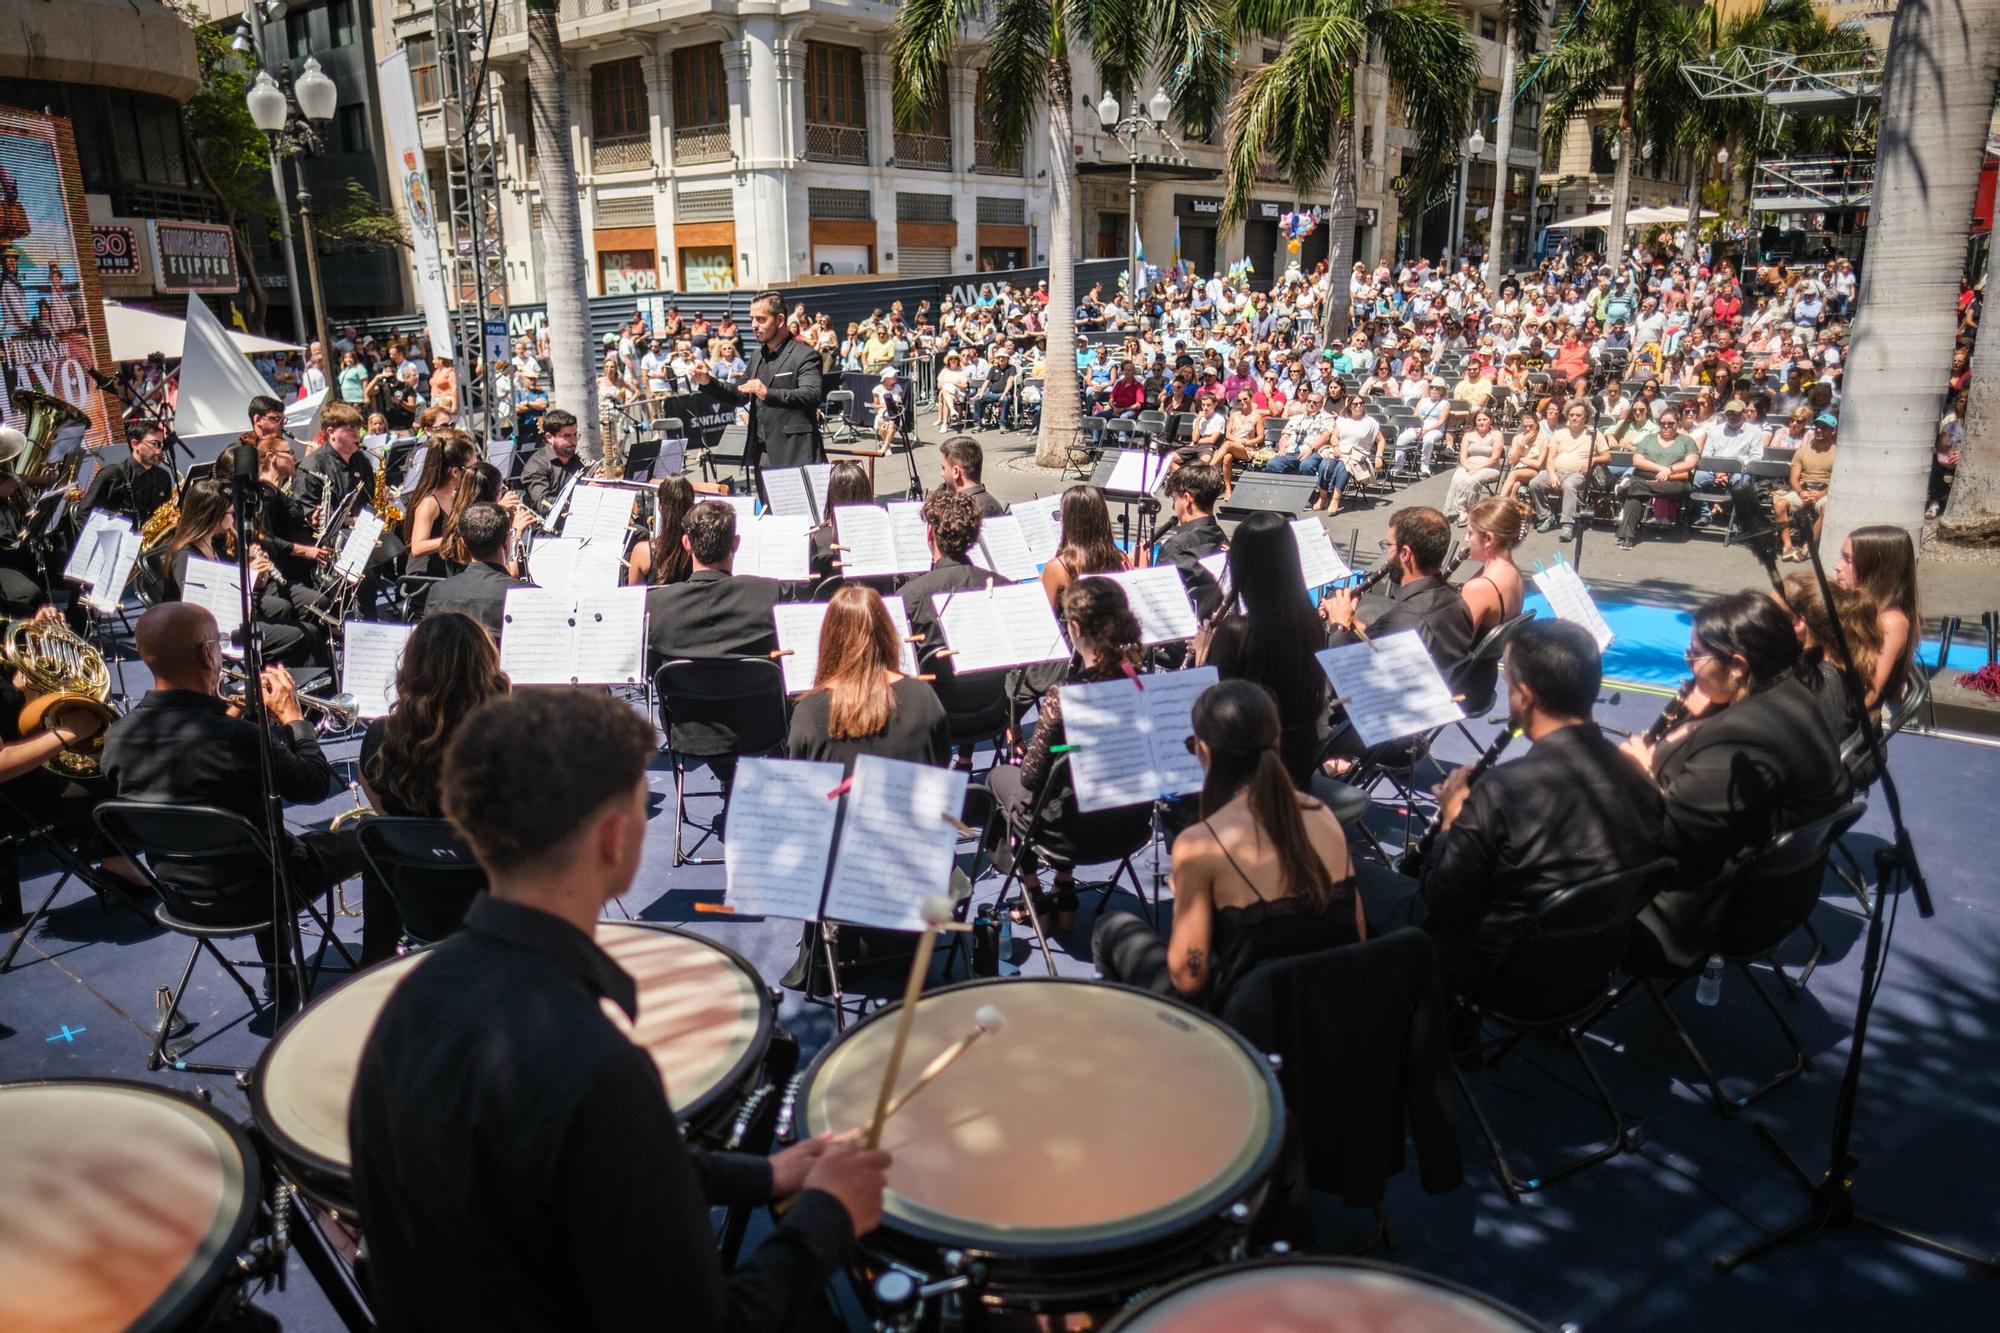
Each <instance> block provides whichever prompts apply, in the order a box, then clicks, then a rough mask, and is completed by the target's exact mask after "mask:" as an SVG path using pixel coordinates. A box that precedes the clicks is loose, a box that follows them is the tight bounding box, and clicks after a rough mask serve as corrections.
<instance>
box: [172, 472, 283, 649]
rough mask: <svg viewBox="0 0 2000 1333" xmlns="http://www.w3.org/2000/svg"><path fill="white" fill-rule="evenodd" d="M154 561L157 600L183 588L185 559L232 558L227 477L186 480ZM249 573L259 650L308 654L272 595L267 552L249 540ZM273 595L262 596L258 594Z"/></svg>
mask: <svg viewBox="0 0 2000 1333" xmlns="http://www.w3.org/2000/svg"><path fill="white" fill-rule="evenodd" d="M149 559H151V560H152V561H153V562H154V568H153V571H152V575H151V576H152V577H154V578H156V579H157V580H158V585H157V586H158V589H159V594H160V595H159V597H158V598H157V600H159V601H162V602H178V601H181V600H182V599H183V596H184V593H185V590H186V588H187V571H188V562H189V561H191V560H195V559H201V560H217V561H221V562H222V563H224V564H228V565H234V564H235V563H236V503H235V500H234V499H233V498H232V493H231V490H230V482H229V481H228V480H227V479H226V478H221V477H203V478H202V479H200V480H199V481H194V482H190V483H188V486H187V489H186V490H185V491H183V492H182V493H181V514H180V521H179V522H178V523H176V524H175V525H174V531H173V536H171V537H169V538H168V539H167V544H166V546H165V548H164V549H162V551H161V552H160V554H159V555H157V556H154V557H149ZM250 575H251V578H252V579H254V580H255V582H256V588H255V594H256V595H255V596H254V598H253V601H254V603H255V605H256V607H257V630H258V633H259V634H260V635H261V636H262V638H263V642H264V655H265V656H266V657H269V658H270V659H271V660H273V661H276V662H286V663H297V662H301V661H304V660H306V659H308V658H310V657H311V656H312V654H313V641H312V636H311V635H309V634H307V633H306V631H305V629H304V628H303V627H302V626H300V625H299V624H298V621H297V618H296V617H295V616H294V614H293V613H292V610H291V607H290V604H289V603H287V602H286V601H285V600H284V598H282V597H280V596H277V595H276V593H277V589H278V587H279V584H280V583H281V582H282V579H283V576H282V575H280V574H279V573H278V567H277V565H275V564H274V563H272V560H271V557H270V555H269V554H268V553H267V552H266V551H265V550H264V548H263V547H262V546H259V545H257V544H256V543H255V542H252V543H251V546H250ZM266 592H270V593H272V594H273V595H272V596H269V597H266V596H264V595H263V594H264V593H266Z"/></svg>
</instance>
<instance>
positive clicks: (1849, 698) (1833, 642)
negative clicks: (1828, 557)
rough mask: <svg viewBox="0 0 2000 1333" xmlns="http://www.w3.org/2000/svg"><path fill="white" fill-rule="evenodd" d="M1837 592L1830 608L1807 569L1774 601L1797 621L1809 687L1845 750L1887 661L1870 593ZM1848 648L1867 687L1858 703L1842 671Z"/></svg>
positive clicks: (1836, 587)
mask: <svg viewBox="0 0 2000 1333" xmlns="http://www.w3.org/2000/svg"><path fill="white" fill-rule="evenodd" d="M1832 586H1833V605H1832V606H1831V607H1829V606H1828V605H1827V601H1826V599H1825V598H1824V597H1822V596H1820V591H1819V578H1818V576H1817V575H1815V574H1814V573H1813V572H1812V571H1811V570H1808V569H1801V570H1796V571H1794V572H1793V573H1790V574H1787V575H1786V576H1785V582H1784V585H1783V589H1782V591H1781V592H1774V593H1773V594H1772V596H1774V597H1777V598H1778V599H1779V604H1780V606H1781V607H1782V609H1783V610H1784V612H1785V613H1786V614H1787V615H1789V616H1790V617H1791V618H1792V632H1793V633H1794V634H1796V635H1798V638H1799V647H1800V649H1801V650H1802V652H1803V661H1804V665H1805V670H1806V684H1807V686H1808V687H1810V688H1811V690H1812V692H1813V697H1814V698H1815V699H1817V700H1818V701H1819V709H1820V716H1821V717H1822V718H1823V719H1824V720H1825V722H1826V729H1827V733H1828V734H1829V735H1831V736H1832V737H1833V741H1834V744H1835V745H1839V744H1841V743H1842V742H1843V741H1845V740H1846V739H1847V738H1848V737H1849V736H1852V735H1853V734H1854V731H1855V728H1856V726H1857V725H1858V722H1859V719H1860V716H1861V711H1863V710H1865V709H1866V708H1867V697H1868V694H1869V693H1870V692H1871V691H1872V690H1873V688H1874V681H1875V667H1876V664H1877V663H1878V662H1879V661H1880V660H1881V657H1882V620H1881V617H1880V616H1879V615H1877V614H1876V611H1875V603H1874V602H1872V601H1870V600H1869V598H1868V594H1867V593H1865V592H1857V591H1856V590H1854V589H1853V588H1844V587H1842V586H1841V585H1840V584H1838V583H1836V584H1834V585H1832ZM1836 620H1837V621H1838V622H1839V623H1838V625H1836V624H1835V621H1836ZM1843 643H1844V644H1845V645H1846V651H1847V653H1848V655H1849V657H1851V659H1852V660H1853V664H1854V672H1855V677H1856V679H1858V680H1859V681H1860V683H1861V698H1860V699H1859V700H1858V701H1857V700H1856V698H1855V696H1854V693H1853V691H1851V690H1850V689H1849V688H1848V685H1847V673H1846V672H1844V671H1843V670H1842V669H1841V667H1842V660H1841V647H1840V645H1841V644H1843ZM1857 702H1858V703H1859V705H1860V706H1859V708H1858V709H1857V707H1856V705H1857Z"/></svg>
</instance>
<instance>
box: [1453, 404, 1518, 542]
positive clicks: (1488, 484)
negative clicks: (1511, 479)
mask: <svg viewBox="0 0 2000 1333" xmlns="http://www.w3.org/2000/svg"><path fill="white" fill-rule="evenodd" d="M1506 461H1507V436H1506V434H1505V433H1504V432H1502V431H1501V430H1500V428H1499V426H1498V425H1496V424H1495V418H1494V416H1493V412H1492V409H1490V408H1485V407H1481V408H1477V409H1475V410H1474V411H1473V413H1472V428H1471V429H1470V430H1468V431H1466V432H1465V433H1464V434H1463V435H1461V436H1459V440H1458V467H1457V468H1455V469H1454V470H1453V471H1452V474H1451V485H1450V487H1449V488H1448V489H1447V490H1446V492H1445V497H1444V512H1445V513H1447V514H1449V515H1450V516H1451V521H1452V522H1453V523H1455V524H1459V525H1461V526H1462V525H1463V524H1464V523H1465V521H1466V511H1468V510H1469V509H1471V508H1472V505H1473V502H1474V501H1475V500H1476V499H1477V498H1478V497H1479V493H1480V492H1481V491H1483V490H1489V491H1490V490H1491V489H1492V488H1493V487H1495V486H1497V485H1498V484H1499V482H1500V472H1501V468H1502V467H1503V466H1504V465H1505V464H1506Z"/></svg>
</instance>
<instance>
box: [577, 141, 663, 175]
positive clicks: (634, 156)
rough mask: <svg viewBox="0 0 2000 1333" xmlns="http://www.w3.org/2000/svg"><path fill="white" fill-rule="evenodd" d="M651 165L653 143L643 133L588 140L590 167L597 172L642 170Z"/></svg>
mask: <svg viewBox="0 0 2000 1333" xmlns="http://www.w3.org/2000/svg"><path fill="white" fill-rule="evenodd" d="M652 165H653V145H652V143H651V142H650V139H649V136H647V135H644V134H621V135H619V136H618V137H617V138H615V139H592V140H591V141H590V169H591V170H592V171H594V172H597V173H599V174H603V173H606V172H613V171H644V170H646V169H647V168H649V167H651V166H652Z"/></svg>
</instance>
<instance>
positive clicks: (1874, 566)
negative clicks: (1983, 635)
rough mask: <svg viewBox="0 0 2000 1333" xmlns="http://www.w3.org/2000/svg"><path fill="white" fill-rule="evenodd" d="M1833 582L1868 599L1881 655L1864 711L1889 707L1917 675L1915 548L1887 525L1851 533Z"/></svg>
mask: <svg viewBox="0 0 2000 1333" xmlns="http://www.w3.org/2000/svg"><path fill="white" fill-rule="evenodd" d="M1834 578H1835V579H1837V580H1838V581H1839V582H1840V584H1841V585H1842V586H1843V587H1848V588H1854V589H1856V590H1858V591H1860V592H1864V593H1867V594H1868V598H1869V600H1870V601H1872V602H1874V603H1875V606H1876V609H1877V611H1878V612H1879V613H1880V615H1881V617H1882V655H1881V657H1880V658H1879V659H1878V660H1877V661H1876V663H1875V687H1874V689H1873V690H1872V691H1870V693H1869V696H1868V706H1869V707H1870V708H1879V707H1881V706H1882V705H1883V704H1885V703H1895V702H1896V701H1897V700H1898V699H1901V698H1902V697H1903V691H1904V690H1905V689H1906V688H1908V685H1909V679H1910V672H1912V671H1913V670H1916V669H1917V665H1916V661H1917V640H1918V639H1919V638H1921V637H1922V636H1923V627H1924V617H1923V612H1922V611H1921V610H1920V609H1919V608H1918V604H1917V548H1916V547H1915V545H1913V544H1912V543H1911V541H1910V534H1909V533H1907V532H1905V531H1903V530H1902V529H1901V528H1898V527H1893V526H1891V525H1888V524H1871V525H1869V526H1868V527H1864V528H1856V529H1855V530H1854V531H1853V532H1850V533H1848V534H1847V540H1846V541H1845V542H1842V543H1841V547H1840V560H1839V561H1838V562H1837V563H1836V564H1835V566H1834Z"/></svg>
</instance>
